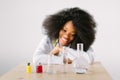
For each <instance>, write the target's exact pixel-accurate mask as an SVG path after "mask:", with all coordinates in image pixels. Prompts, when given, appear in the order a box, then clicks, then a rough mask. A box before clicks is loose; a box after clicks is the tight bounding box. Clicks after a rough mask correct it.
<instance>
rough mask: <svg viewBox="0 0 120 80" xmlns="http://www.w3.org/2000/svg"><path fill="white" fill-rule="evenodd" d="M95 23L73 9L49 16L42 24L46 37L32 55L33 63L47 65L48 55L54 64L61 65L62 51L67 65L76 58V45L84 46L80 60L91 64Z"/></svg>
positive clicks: (86, 13)
mask: <svg viewBox="0 0 120 80" xmlns="http://www.w3.org/2000/svg"><path fill="white" fill-rule="evenodd" d="M95 27H96V23H95V21H94V19H93V17H92V16H91V15H90V14H89V13H88V12H86V11H84V10H82V9H79V8H78V7H75V8H68V9H64V10H62V11H60V12H58V13H55V14H53V15H49V16H48V17H47V18H46V19H45V21H44V22H43V28H44V29H45V32H46V33H45V34H46V36H45V37H44V38H43V39H42V40H41V42H40V44H39V46H38V48H37V49H36V51H35V53H34V55H33V63H35V64H36V63H38V62H40V63H43V64H46V63H47V59H48V55H49V54H53V55H55V56H54V58H53V59H54V60H53V63H54V64H60V63H61V56H60V55H61V54H60V52H61V51H62V50H63V47H64V51H65V52H66V53H67V57H68V63H72V61H73V60H74V59H75V58H76V55H77V50H76V49H77V43H83V44H84V53H82V54H83V55H82V57H83V58H81V59H83V60H86V61H87V62H88V63H93V61H94V52H93V50H92V48H91V45H92V43H93V42H94V39H95Z"/></svg>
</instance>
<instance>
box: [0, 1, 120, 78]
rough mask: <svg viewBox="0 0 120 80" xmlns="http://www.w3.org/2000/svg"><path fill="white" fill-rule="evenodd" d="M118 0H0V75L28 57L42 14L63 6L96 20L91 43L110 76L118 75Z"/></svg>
mask: <svg viewBox="0 0 120 80" xmlns="http://www.w3.org/2000/svg"><path fill="white" fill-rule="evenodd" d="M119 5H120V1H119V0H43V1H42V0H0V75H2V74H4V73H5V72H7V71H9V70H10V69H11V68H13V67H14V66H15V65H17V64H19V63H21V62H27V61H32V55H33V52H34V51H35V49H36V47H37V45H38V43H39V41H40V40H41V38H42V37H43V35H42V29H41V26H42V21H43V20H44V18H45V17H46V16H47V15H49V14H53V13H55V12H57V11H59V10H61V9H63V8H70V7H80V8H82V9H85V10H87V11H88V12H89V13H91V14H92V15H93V16H94V18H95V20H96V22H97V34H96V40H95V42H94V44H93V45H92V46H93V48H94V50H95V55H96V60H100V61H101V62H102V64H103V65H104V67H105V68H106V70H107V71H108V72H109V74H110V75H111V76H112V78H113V79H114V80H118V79H120V76H119V74H120V69H119V67H120V63H119V60H120V49H119V45H120V42H119V41H120V38H119V36H118V34H120V31H119V27H120V9H119V7H120V6H119Z"/></svg>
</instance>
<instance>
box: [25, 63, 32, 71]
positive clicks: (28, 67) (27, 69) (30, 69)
mask: <svg viewBox="0 0 120 80" xmlns="http://www.w3.org/2000/svg"><path fill="white" fill-rule="evenodd" d="M26 72H27V73H31V72H32V67H31V65H30V63H28V64H27V66H26Z"/></svg>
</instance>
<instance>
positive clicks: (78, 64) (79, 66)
mask: <svg viewBox="0 0 120 80" xmlns="http://www.w3.org/2000/svg"><path fill="white" fill-rule="evenodd" d="M82 54H83V43H78V44H77V56H76V58H75V59H74V60H73V62H72V67H73V72H74V73H78V74H83V73H86V71H87V68H86V66H87V65H86V60H84V58H82Z"/></svg>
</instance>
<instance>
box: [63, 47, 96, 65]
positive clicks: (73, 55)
mask: <svg viewBox="0 0 120 80" xmlns="http://www.w3.org/2000/svg"><path fill="white" fill-rule="evenodd" d="M65 52H67V54H68V58H70V59H71V60H72V61H73V60H74V59H75V58H76V57H77V56H78V55H77V50H74V49H72V48H69V47H65ZM82 57H83V58H84V59H85V60H86V61H87V62H88V63H89V64H92V63H93V62H94V52H93V49H92V48H89V49H88V51H87V52H84V51H83V52H82Z"/></svg>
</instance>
